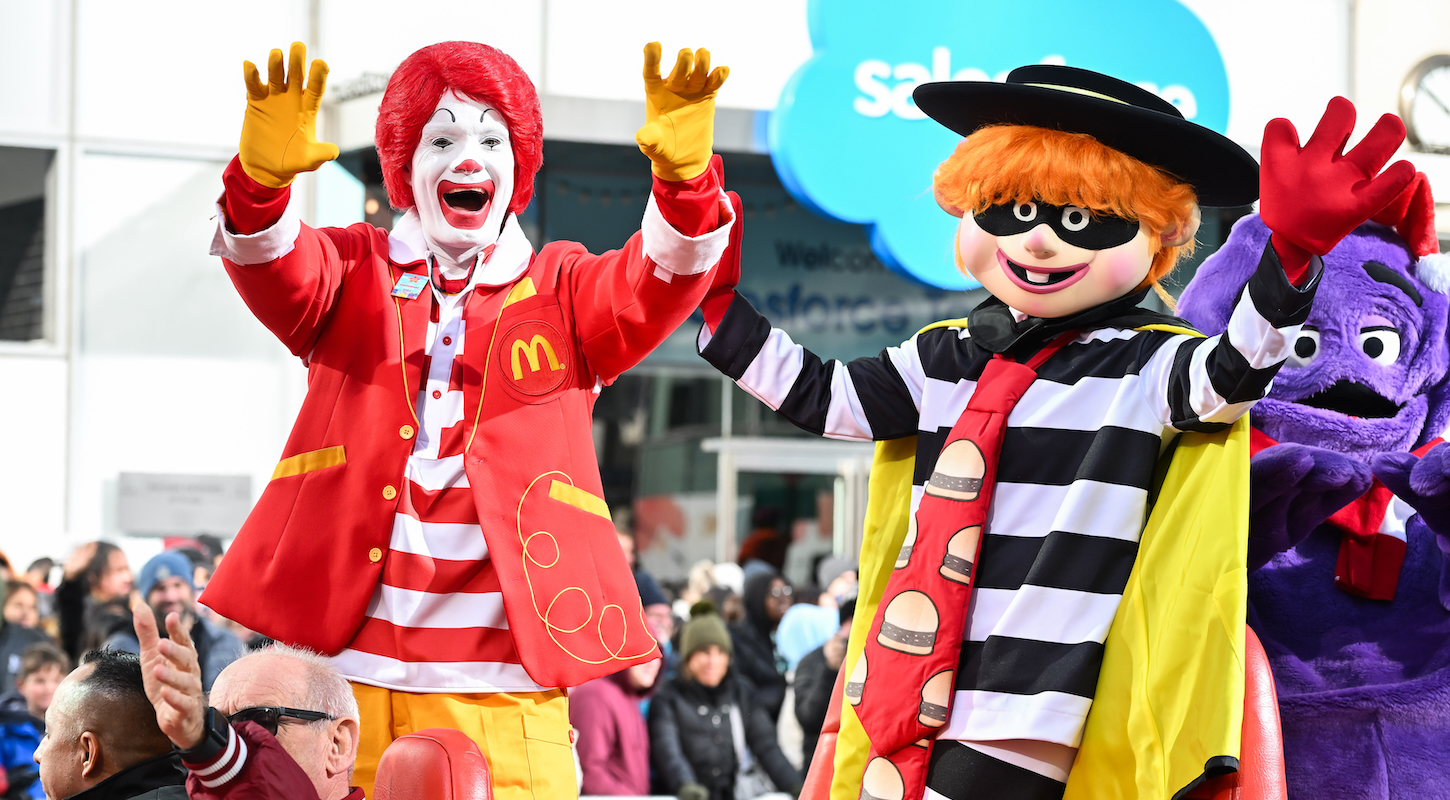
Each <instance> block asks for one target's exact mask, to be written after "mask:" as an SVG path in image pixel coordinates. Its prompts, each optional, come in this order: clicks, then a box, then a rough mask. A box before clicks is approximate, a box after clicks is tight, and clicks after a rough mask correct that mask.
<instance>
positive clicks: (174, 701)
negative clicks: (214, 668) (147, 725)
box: [131, 599, 206, 750]
mask: <svg viewBox="0 0 1450 800" xmlns="http://www.w3.org/2000/svg"><path fill="white" fill-rule="evenodd" d="M131 616H132V618H133V620H134V624H135V627H136V639H137V640H138V641H140V643H141V678H142V680H143V681H144V682H145V685H146V698H147V699H148V700H150V701H151V705H152V707H154V708H155V709H156V723H157V725H159V726H160V727H161V732H162V733H164V734H166V738H168V739H170V740H171V743H172V744H174V745H176V746H177V747H178V748H180V749H182V750H190V749H192V748H193V747H196V746H197V745H199V744H201V740H202V739H203V738H204V737H205V736H206V698H205V697H204V696H203V695H202V691H201V664H200V662H199V661H198V660H197V657H196V646H195V645H193V644H192V642H191V634H190V633H188V632H187V630H186V629H185V627H184V626H182V624H181V618H180V617H179V616H178V615H177V614H176V613H175V612H173V613H171V614H167V615H166V632H167V633H168V634H169V635H170V636H171V638H170V639H162V638H161V634H160V633H158V632H157V630H156V617H155V615H154V614H152V612H151V607H150V606H148V605H146V603H145V602H144V601H142V600H139V599H138V600H137V601H136V602H135V603H133V604H132V605H131Z"/></svg>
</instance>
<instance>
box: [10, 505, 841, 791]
mask: <svg viewBox="0 0 1450 800" xmlns="http://www.w3.org/2000/svg"><path fill="white" fill-rule="evenodd" d="M760 521H765V522H768V520H760ZM620 545H621V547H622V548H624V550H625V552H626V556H627V558H628V559H629V561H630V565H631V567H632V568H635V580H636V583H637V586H638V589H639V595H640V602H641V605H642V606H643V609H644V615H645V620H646V622H647V623H648V624H649V626H650V627H651V629H652V630H653V632H654V634H655V636H656V639H657V640H658V642H659V644H660V650H661V653H662V655H661V657H660V658H657V659H655V660H653V661H650V662H647V663H644V664H639V665H635V666H631V667H629V668H627V669H624V670H621V671H619V672H618V673H616V674H613V675H609V676H607V677H604V678H600V679H598V680H595V681H592V682H590V683H586V684H584V685H582V686H579V687H575V688H574V689H573V690H572V691H571V693H570V720H571V723H572V724H573V727H574V728H575V736H576V745H575V749H576V755H577V757H578V763H579V767H580V770H579V782H580V789H581V793H582V794H585V795H632V796H639V795H649V794H654V795H673V796H676V797H678V798H680V800H754V799H755V798H759V797H764V796H769V795H772V794H774V795H778V796H782V797H788V796H794V795H798V794H799V792H800V788H801V784H802V780H803V776H804V768H805V766H807V765H809V763H810V759H811V755H812V752H813V750H814V748H815V742H816V739H817V737H818V735H819V733H820V729H821V725H822V722H823V720H824V717H825V709H826V706H827V704H828V699H829V697H830V694H831V690H832V687H833V685H834V683H835V680H836V674H837V672H838V671H839V669H840V665H841V661H842V659H843V658H844V655H845V646H846V637H847V634H848V631H849V629H850V622H851V612H852V609H853V607H854V599H853V596H854V585H855V573H854V572H853V571H852V570H851V568H850V566H851V565H850V564H849V563H848V562H847V561H845V560H844V559H839V558H825V559H823V560H821V561H820V562H819V564H818V568H817V570H816V571H815V576H816V578H817V583H816V584H814V585H806V586H801V587H792V586H791V585H790V583H788V582H787V581H786V580H785V578H784V577H782V575H781V572H780V564H779V563H778V561H779V556H780V553H778V552H776V551H777V550H778V549H779V548H776V547H774V545H773V543H772V542H770V541H769V540H768V537H767V536H766V534H765V532H764V531H763V530H762V531H760V532H757V534H755V535H754V539H753V544H750V546H748V547H747V548H745V549H744V551H743V552H742V554H741V557H740V558H739V559H738V560H737V562H736V563H711V562H700V563H699V564H696V565H695V566H694V567H693V568H692V569H691V570H690V573H689V577H688V579H687V580H686V581H685V582H683V583H681V584H679V585H671V584H666V585H664V586H661V584H660V583H659V582H658V581H656V580H655V579H654V578H653V577H652V576H651V575H649V574H648V573H647V572H645V571H642V570H639V569H638V568H637V565H636V563H635V560H634V553H633V540H632V538H631V537H629V536H628V535H625V534H621V536H620ZM221 555H222V547H221V543H220V542H217V541H215V540H213V541H210V542H207V541H202V542H191V543H188V545H187V546H182V547H177V548H174V549H169V550H166V551H164V552H162V553H160V554H158V555H156V556H154V557H153V558H151V559H150V560H148V561H147V562H146V563H145V564H143V565H141V566H140V569H139V570H133V569H132V565H131V563H130V562H129V561H128V560H127V557H126V554H125V552H123V551H122V550H121V549H120V548H118V547H116V546H115V545H114V544H110V543H107V542H91V543H88V544H85V545H82V546H81V547H79V548H77V549H76V551H75V552H74V553H72V554H70V555H69V557H68V558H67V559H66V560H65V561H64V562H63V563H62V564H60V565H57V563H56V561H54V560H52V559H48V558H46V559H39V560H37V561H36V562H35V563H33V564H31V565H30V566H29V568H27V569H26V570H25V571H24V572H19V571H18V570H17V569H15V568H14V567H13V566H12V565H11V563H10V562H9V561H8V559H6V558H5V557H4V555H3V554H0V581H3V586H4V597H3V603H0V606H3V619H0V668H3V670H4V674H3V675H0V689H3V690H4V691H0V800H19V799H21V798H35V799H36V800H40V798H46V797H50V798H53V800H63V799H66V798H76V800H111V798H116V799H117V800H121V798H132V797H136V798H148V799H150V800H169V798H183V797H192V798H198V797H201V798H222V797H227V796H241V795H243V794H244V795H246V796H249V797H251V796H257V797H270V796H274V795H276V796H289V797H308V798H310V797H312V796H313V795H312V792H315V794H316V796H317V797H318V798H319V800H361V792H360V791H357V790H355V789H353V788H352V787H350V786H349V785H348V777H349V775H350V772H351V767H352V760H353V758H354V756H355V754H356V750H357V742H358V735H359V731H358V721H357V720H358V715H357V707H356V701H355V700H354V699H353V697H352V693H351V690H350V687H349V685H348V684H347V682H346V681H345V680H344V679H343V678H342V677H341V676H340V675H338V673H337V672H336V670H334V669H332V667H331V666H330V665H329V664H328V662H327V660H326V659H325V658H322V657H320V656H318V655H316V654H312V653H309V652H307V651H302V650H296V649H293V648H289V647H285V646H281V645H275V644H273V643H272V642H270V641H269V640H266V639H265V638H263V637H260V636H257V635H256V634H254V633H252V632H251V631H247V630H245V629H241V628H239V627H237V626H236V625H234V624H233V623H230V622H228V621H227V620H224V619H220V618H217V617H215V616H214V615H213V614H212V612H210V611H209V610H208V609H206V608H205V607H204V606H202V605H200V604H199V603H198V602H197V599H198V596H199V595H200V593H201V590H202V589H203V588H204V587H205V584H206V581H207V580H208V578H209V577H210V575H211V573H212V571H213V569H214V568H215V566H216V563H217V562H218V560H219V559H220V557H221ZM762 556H764V557H762ZM72 665H75V667H74V669H72ZM47 734H49V735H47ZM242 754H249V755H242ZM245 759H252V761H253V762H254V764H255V766H254V767H253V768H249V769H251V771H250V772H249V771H248V769H243V764H242V763H241V762H242V761H243V760H245ZM258 770H260V772H258ZM222 778H225V780H222ZM237 781H241V782H242V783H237ZM257 781H261V784H255V782H257ZM254 784H255V785H254ZM282 786H290V787H292V789H288V790H287V791H285V792H283V794H281V795H278V794H276V793H277V792H278V791H280V790H279V789H278V787H282ZM238 787H243V788H241V789H239V788H238ZM259 787H260V788H259ZM309 787H310V788H309ZM237 792H240V794H237Z"/></svg>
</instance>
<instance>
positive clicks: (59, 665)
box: [0, 642, 70, 800]
mask: <svg viewBox="0 0 1450 800" xmlns="http://www.w3.org/2000/svg"><path fill="white" fill-rule="evenodd" d="M69 671H70V659H69V658H66V655H65V653H62V652H61V650H60V648H59V647H56V646H55V645H53V644H48V643H46V642H40V643H37V644H33V645H31V646H30V649H29V650H26V651H25V655H24V656H22V657H21V659H20V677H19V678H17V679H16V681H15V691H13V692H10V693H8V694H6V695H5V696H4V697H0V767H3V768H4V770H5V777H6V779H7V781H8V782H9V784H10V788H9V789H8V790H7V791H6V794H5V797H6V798H7V800H20V799H21V798H34V800H42V798H44V797H45V790H44V789H43V788H42V787H41V785H40V781H39V780H37V778H38V777H39V775H38V773H37V772H36V769H35V750H36V748H38V747H40V740H41V738H42V737H43V736H44V735H45V711H46V709H48V708H50V702H51V698H52V697H53V696H54V695H55V689H56V687H57V686H59V685H60V682H61V681H62V680H63V679H64V678H65V674H66V673H67V672H69Z"/></svg>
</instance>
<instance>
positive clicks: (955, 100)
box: [912, 64, 1259, 206]
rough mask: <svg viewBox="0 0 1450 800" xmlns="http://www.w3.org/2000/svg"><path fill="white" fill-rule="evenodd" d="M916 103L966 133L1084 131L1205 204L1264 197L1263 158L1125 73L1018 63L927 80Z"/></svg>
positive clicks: (1240, 203) (1239, 202) (1245, 202)
mask: <svg viewBox="0 0 1450 800" xmlns="http://www.w3.org/2000/svg"><path fill="white" fill-rule="evenodd" d="M912 98H913V99H914V100H915V101H916V106H917V108H920V109H921V110H922V111H923V112H924V113H925V114H926V115H927V116H929V117H931V118H932V119H934V120H936V121H937V122H940V123H941V124H943V125H945V126H947V127H948V128H951V129H952V130H953V131H956V132H957V133H959V134H961V135H962V136H970V135H971V134H972V132H973V131H975V130H977V129H978V128H981V127H982V126H984V125H1004V124H1005V125H1032V126H1035V127H1039V128H1051V129H1053V130H1059V131H1064V132H1067V133H1085V134H1087V135H1089V136H1091V137H1093V138H1094V139H1097V140H1098V141H1100V142H1102V143H1103V144H1105V145H1107V146H1108V147H1111V148H1113V149H1114V150H1117V151H1119V152H1122V153H1126V154H1127V155H1130V156H1132V157H1133V158H1136V159H1138V160H1139V161H1142V162H1143V163H1145V164H1148V165H1150V166H1153V167H1157V168H1158V169H1161V170H1163V171H1164V172H1167V173H1169V174H1171V175H1173V176H1174V177H1176V178H1178V179H1179V180H1181V181H1183V182H1184V183H1187V184H1188V185H1190V186H1192V187H1193V191H1194V192H1195V193H1196V194H1197V195H1198V202H1199V204H1200V205H1205V206H1246V205H1249V204H1250V203H1252V202H1254V201H1255V200H1257V199H1258V198H1259V165H1258V163H1257V162H1255V161H1254V157H1253V156H1251V155H1249V154H1248V152H1246V151H1245V150H1244V149H1243V148H1242V147H1239V146H1238V145H1237V144H1235V143H1234V142H1233V140H1231V139H1229V138H1228V137H1227V136H1224V135H1223V134H1221V133H1218V132H1217V131H1212V130H1209V129H1208V128H1205V127H1203V126H1202V125H1198V124H1195V123H1192V122H1189V121H1188V120H1186V119H1184V118H1183V115H1182V114H1181V113H1179V111H1178V109H1176V108H1174V107H1173V104H1172V103H1169V102H1168V101H1166V100H1164V99H1162V98H1161V97H1159V96H1158V95H1156V94H1153V93H1152V92H1149V91H1147V90H1145V89H1140V88H1138V87H1137V86H1134V85H1133V84H1131V83H1128V82H1126V81H1120V80H1118V79H1117V78H1113V77H1109V76H1107V75H1104V74H1102V73H1100V72H1093V71H1091V70H1086V69H1078V68H1076V67H1063V66H1056V65H1052V64H1034V65H1032V66H1027V67H1018V68H1017V69H1014V70H1012V72H1010V73H1009V74H1008V75H1007V82H1006V83H996V82H993V81H943V82H939V83H924V84H922V85H920V86H918V87H916V91H915V92H913V93H912Z"/></svg>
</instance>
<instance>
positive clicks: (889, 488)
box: [830, 320, 1249, 800]
mask: <svg viewBox="0 0 1450 800" xmlns="http://www.w3.org/2000/svg"><path fill="white" fill-rule="evenodd" d="M947 325H955V326H964V325H965V320H949V321H946V322H939V323H937V324H935V325H932V326H929V327H928V328H925V329H923V330H930V329H931V328H936V327H944V326H947ZM1139 330H1166V331H1170V332H1173V333H1185V334H1190V335H1194V336H1199V335H1201V334H1199V333H1197V332H1196V331H1193V330H1190V329H1186V328H1178V327H1175V326H1170V325H1147V326H1143V327H1142V328H1139ZM915 461H916V437H914V436H913V437H909V438H906V439H892V440H889V441H883V442H878V443H877V444H876V456H875V460H874V461H873V462H872V465H871V477H870V486H869V489H870V497H869V499H868V502H867V507H866V524H865V531H864V536H863V539H862V545H861V562H860V571H859V574H860V581H861V586H860V595H859V597H858V599H857V601H856V616H855V620H854V621H853V622H852V624H851V640H850V644H849V646H848V647H847V650H846V661H845V664H844V665H843V666H842V668H843V669H844V670H845V674H847V675H849V674H850V673H851V669H852V668H853V667H854V666H855V664H856V660H857V659H859V658H860V657H861V650H862V648H863V647H864V642H865V639H866V637H867V635H868V631H869V629H870V627H871V620H872V617H874V616H875V614H876V607H877V605H879V604H880V602H881V597H882V595H883V594H884V593H885V591H886V582H887V581H888V580H889V579H890V578H891V571H892V567H893V565H894V563H895V561H896V555H897V553H898V552H900V550H901V545H902V542H903V541H905V539H906V530H907V523H908V521H909V517H910V514H911V478H912V469H913V467H914V465H915ZM1164 462H1165V463H1163V464H1160V466H1159V469H1160V471H1161V470H1163V469H1164V468H1165V467H1166V470H1167V471H1166V474H1165V475H1164V476H1163V482H1162V484H1161V486H1160V489H1159V491H1158V493H1157V499H1156V501H1155V502H1153V504H1152V511H1151V513H1150V515H1149V518H1148V524H1147V526H1146V527H1145V528H1144V530H1143V538H1142V541H1141V543H1140V544H1139V547H1138V558H1137V561H1136V563H1135V564H1134V566H1133V572H1132V575H1131V576H1130V577H1129V578H1128V585H1127V587H1126V588H1125V589H1124V591H1123V600H1122V603H1121V604H1120V605H1119V607H1118V612H1117V616H1116V617H1114V619H1113V626H1112V628H1111V629H1110V630H1109V632H1108V637H1107V641H1106V644H1105V651H1104V655H1103V666H1102V672H1101V673H1100V675H1099V677H1098V687H1097V695H1096V697H1095V698H1094V700H1093V706H1092V712H1091V713H1090V714H1089V715H1088V719H1087V728H1086V730H1085V731H1084V733H1083V740H1082V745H1081V748H1080V749H1079V751H1078V756H1077V761H1076V763H1075V764H1074V766H1073V769H1072V773H1071V775H1070V776H1069V778H1068V783H1067V793H1066V796H1065V800H1083V798H1093V799H1094V800H1119V799H1121V800H1129V799H1133V800H1136V799H1137V798H1142V800H1149V799H1150V798H1151V800H1166V798H1173V797H1177V796H1179V795H1180V794H1181V793H1184V790H1185V789H1187V788H1190V787H1192V786H1195V785H1197V784H1198V783H1199V782H1201V781H1202V780H1203V779H1204V777H1205V776H1204V771H1205V768H1216V769H1223V768H1227V767H1229V766H1235V767H1236V764H1237V761H1236V759H1237V757H1238V755H1239V737H1240V735H1241V732H1242V725H1243V708H1244V699H1243V697H1244V615H1245V612H1246V609H1247V603H1248V601H1247V593H1248V583H1247V577H1248V576H1247V566H1246V562H1245V559H1246V553H1247V548H1248V518H1249V515H1248V509H1249V480H1248V475H1249V470H1248V463H1249V433H1248V417H1244V418H1242V419H1240V420H1239V421H1238V422H1237V423H1235V424H1234V425H1233V427H1232V428H1230V429H1229V430H1227V431H1224V432H1221V433H1215V434H1201V433H1185V434H1182V435H1180V436H1179V437H1178V440H1177V443H1176V446H1175V448H1174V449H1173V450H1171V451H1170V452H1169V454H1168V455H1166V456H1165V458H1164ZM870 747H871V744H870V741H869V740H868V739H867V738H866V734H865V732H864V731H863V730H862V729H861V722H860V720H858V719H857V718H856V713H855V709H854V708H852V707H851V705H850V704H846V703H843V704H842V707H841V732H840V736H839V738H838V739H837V740H836V759H835V775H834V777H833V779H832V782H831V796H830V797H831V800H858V798H859V797H860V794H861V775H862V772H863V771H864V769H865V767H866V756H867V753H868V751H869V750H870Z"/></svg>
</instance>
